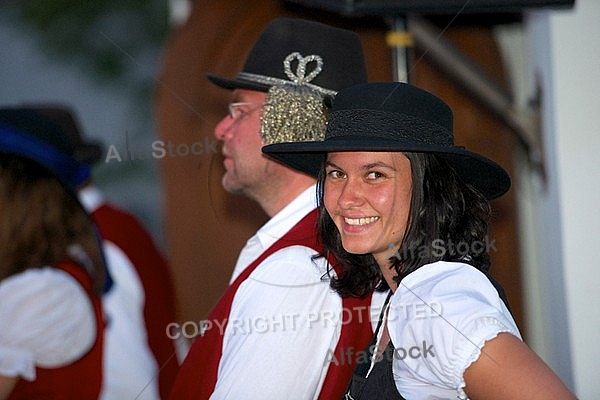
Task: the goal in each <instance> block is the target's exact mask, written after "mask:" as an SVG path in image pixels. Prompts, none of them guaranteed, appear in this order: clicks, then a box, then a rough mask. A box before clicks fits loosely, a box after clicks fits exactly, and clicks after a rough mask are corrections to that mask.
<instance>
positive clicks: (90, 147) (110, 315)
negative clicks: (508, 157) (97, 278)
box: [27, 105, 185, 400]
mask: <svg viewBox="0 0 600 400" xmlns="http://www.w3.org/2000/svg"><path fill="white" fill-rule="evenodd" d="M27 108H29V109H30V110H34V111H36V112H38V113H40V114H42V115H44V116H45V117H47V118H50V119H52V120H53V121H54V122H55V123H56V124H57V125H59V126H60V127H61V132H60V133H61V135H62V136H63V140H67V141H70V142H71V143H72V147H71V149H72V151H71V152H70V154H69V156H70V157H71V158H72V159H74V160H76V161H78V162H82V163H84V164H86V165H88V166H92V165H93V164H95V163H96V162H98V161H99V160H100V159H101V158H102V154H103V147H102V145H101V144H100V143H98V142H96V141H88V140H85V139H84V138H83V137H82V135H81V133H80V130H79V125H78V123H77V122H76V117H75V116H74V114H73V113H72V112H71V110H70V109H69V108H67V107H64V106H60V105H28V106H27ZM77 185H78V186H77V190H78V196H79V199H80V201H81V203H82V204H83V206H84V207H85V209H86V210H87V212H88V213H90V215H91V217H92V219H93V220H94V222H95V223H96V225H97V227H98V230H99V233H100V236H101V237H102V239H103V248H104V254H105V257H106V261H107V266H108V270H109V273H110V276H111V278H112V281H113V285H112V287H111V289H110V290H109V291H108V292H107V293H105V294H104V296H103V308H104V311H105V313H106V318H107V328H106V345H105V350H106V351H105V356H104V385H103V390H102V397H101V398H102V399H111V400H112V399H129V398H131V399H135V398H137V399H157V398H165V397H166V395H167V393H168V392H169V390H170V388H171V385H172V384H173V381H174V377H175V375H176V373H177V370H178V360H177V357H176V356H175V347H176V346H175V345H174V343H173V341H172V340H171V339H170V337H169V336H170V335H168V333H167V328H168V325H169V324H170V323H172V322H174V321H175V299H174V290H173V286H172V280H171V275H170V270H169V266H168V264H167V262H166V260H165V258H164V256H163V255H162V254H161V252H160V251H159V250H158V248H157V246H156V245H155V243H154V241H153V238H152V237H151V235H150V234H149V233H148V232H147V230H146V229H145V227H144V226H143V225H142V224H141V223H140V222H139V220H138V219H137V218H136V217H135V216H134V215H133V214H131V213H129V212H127V211H125V210H123V209H121V208H119V207H117V206H115V205H113V204H111V203H110V202H108V201H107V199H106V198H105V197H104V196H103V195H102V192H101V191H100V189H99V188H98V187H96V186H95V185H94V184H93V182H92V177H91V174H90V175H89V176H87V177H85V178H82V179H81V180H80V181H79V182H77ZM184 351H185V350H184Z"/></svg>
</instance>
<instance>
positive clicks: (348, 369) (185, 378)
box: [170, 210, 373, 400]
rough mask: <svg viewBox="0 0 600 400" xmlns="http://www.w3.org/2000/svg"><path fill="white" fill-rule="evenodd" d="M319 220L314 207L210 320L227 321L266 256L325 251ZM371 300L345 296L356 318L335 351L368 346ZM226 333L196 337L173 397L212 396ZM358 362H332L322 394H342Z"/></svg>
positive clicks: (209, 332)
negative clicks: (300, 249)
mask: <svg viewBox="0 0 600 400" xmlns="http://www.w3.org/2000/svg"><path fill="white" fill-rule="evenodd" d="M316 221H317V210H313V211H312V212H310V213H309V214H308V215H307V216H306V217H304V218H303V219H302V220H301V221H300V222H298V224H296V225H295V226H294V227H293V228H292V229H290V230H289V231H288V232H287V233H286V234H285V235H284V236H283V237H282V238H280V239H279V240H278V241H276V242H275V243H274V244H273V245H272V246H271V247H269V248H268V249H267V250H265V252H264V253H263V254H261V256H260V257H258V258H257V259H256V260H255V261H254V262H252V263H251V264H250V265H249V266H248V267H247V268H246V269H245V270H244V271H243V272H242V273H241V274H240V275H239V276H238V278H237V279H236V280H235V281H234V282H233V283H232V284H231V285H230V286H229V288H228V289H227V291H226V292H225V294H224V295H223V296H222V297H221V299H220V300H219V302H218V303H217V305H216V306H215V308H214V309H213V311H212V312H211V313H210V315H209V317H208V318H207V319H208V320H210V321H226V320H227V318H228V317H229V312H230V310H231V304H232V302H233V299H234V297H235V294H236V292H237V290H238V288H239V286H240V285H241V284H242V283H243V282H244V281H245V280H246V279H247V278H248V277H249V276H250V274H251V273H252V272H253V271H254V270H255V269H256V268H257V267H258V266H259V265H260V264H261V263H262V261H263V260H265V259H266V258H267V257H269V256H270V255H271V254H273V253H275V252H276V251H278V250H280V249H282V248H285V247H289V246H296V245H300V246H305V247H309V248H311V249H313V250H315V251H317V252H319V253H322V251H321V250H322V245H321V244H320V243H319V242H318V240H317V235H316V232H315V226H316ZM370 304H371V296H368V297H366V298H363V299H357V298H344V299H343V300H342V307H343V309H344V310H346V309H347V310H350V311H351V312H352V318H348V320H350V321H351V322H350V323H347V324H343V325H342V330H341V334H340V339H339V341H338V344H337V347H336V349H335V352H334V354H336V355H337V354H342V352H344V349H350V348H351V349H352V350H354V349H363V348H364V347H366V345H367V344H368V342H369V340H370V338H371V336H372V334H373V330H372V326H371V321H370V315H369V312H368V309H369V306H370ZM359 313H360V314H361V315H360V316H359ZM359 321H360V322H359ZM222 333H223V330H221V329H210V330H207V331H206V332H205V333H204V335H203V336H198V337H197V338H196V340H195V341H194V343H193V345H192V348H191V349H190V351H189V353H188V355H187V357H186V358H185V360H184V362H183V364H182V366H181V369H180V372H179V375H178V376H177V380H176V382H175V386H174V387H173V391H172V392H171V396H170V399H172V400H181V399H194V400H203V399H208V398H209V397H210V395H211V394H212V392H213V390H214V388H215V385H216V382H217V371H218V368H219V361H220V358H221V350H222V348H223V335H222ZM351 361H353V360H351ZM354 365H355V363H354V362H348V363H331V364H330V365H329V369H328V371H327V375H326V378H325V381H324V383H323V386H322V388H321V392H320V396H319V398H320V399H327V400H329V399H339V398H341V397H342V395H343V394H344V390H345V388H346V385H347V384H348V381H349V380H350V377H351V375H352V371H353V370H354ZM273 368H277V366H276V365H274V366H273ZM299 368H301V366H299ZM240 384H242V385H243V382H240Z"/></svg>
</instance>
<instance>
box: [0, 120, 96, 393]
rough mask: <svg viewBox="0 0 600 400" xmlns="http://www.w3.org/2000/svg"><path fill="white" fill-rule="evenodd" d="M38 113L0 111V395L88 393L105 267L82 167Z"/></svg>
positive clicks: (93, 375) (93, 386)
mask: <svg viewBox="0 0 600 400" xmlns="http://www.w3.org/2000/svg"><path fill="white" fill-rule="evenodd" d="M58 129H59V128H58V127H57V126H56V125H54V124H53V123H52V122H51V121H49V120H48V119H46V118H44V117H42V116H40V115H39V114H37V113H33V112H25V111H22V110H13V109H2V110H0V221H1V223H0V243H1V244H0V305H1V306H0V398H1V399H10V400H14V399H37V398H73V399H75V398H77V399H97V398H98V396H99V393H100V389H101V385H102V351H103V340H104V335H103V331H104V319H103V315H102V310H101V304H100V296H101V293H102V290H103V289H104V287H105V285H106V282H105V277H104V273H105V264H104V259H103V255H102V251H101V249H100V246H99V242H98V237H97V233H96V230H95V227H94V224H93V222H92V221H91V219H90V218H89V216H88V215H87V213H86V212H85V210H84V209H83V207H82V205H81V204H80V203H79V201H78V199H77V195H76V193H75V182H76V181H77V180H78V179H80V178H81V177H82V176H85V175H86V174H87V173H89V171H88V168H87V167H86V166H85V165H84V164H82V163H79V162H76V161H74V160H72V159H70V157H69V156H68V155H67V152H68V150H69V144H68V143H67V142H64V141H61V140H56V139H55V138H54V137H53V135H52V132H55V131H56V130H58Z"/></svg>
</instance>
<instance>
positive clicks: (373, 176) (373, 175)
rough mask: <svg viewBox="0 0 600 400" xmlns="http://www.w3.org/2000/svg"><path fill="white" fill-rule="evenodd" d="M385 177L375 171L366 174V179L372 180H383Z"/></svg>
mask: <svg viewBox="0 0 600 400" xmlns="http://www.w3.org/2000/svg"><path fill="white" fill-rule="evenodd" d="M384 176H385V175H384V174H382V173H381V172H377V171H371V172H369V173H368V174H367V179H369V180H372V179H378V178H383V177H384Z"/></svg>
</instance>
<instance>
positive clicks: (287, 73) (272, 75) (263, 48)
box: [206, 18, 367, 96]
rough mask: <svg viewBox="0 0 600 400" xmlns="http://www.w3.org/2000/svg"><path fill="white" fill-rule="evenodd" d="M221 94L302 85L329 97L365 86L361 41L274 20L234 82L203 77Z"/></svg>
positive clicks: (345, 33) (309, 24)
mask: <svg viewBox="0 0 600 400" xmlns="http://www.w3.org/2000/svg"><path fill="white" fill-rule="evenodd" d="M206 76H207V77H208V79H209V80H210V81H211V82H213V83H215V84H216V85H218V86H220V87H222V88H225V89H236V88H240V89H249V90H257V91H262V92H267V91H268V90H269V88H270V87H272V86H273V85H281V84H283V85H285V84H303V85H307V86H311V87H313V88H316V89H317V90H320V91H321V92H323V93H324V94H325V95H326V96H333V95H334V94H335V93H336V92H337V91H339V90H341V89H342V88H345V87H348V86H351V85H355V84H358V83H363V82H367V70H366V66H365V61H364V54H363V50H362V45H361V41H360V37H359V36H358V34H356V33H354V32H351V31H349V30H346V29H340V28H336V27H332V26H329V25H325V24H322V23H319V22H314V21H308V20H304V19H298V18H276V19H274V20H272V21H271V22H270V23H269V24H268V25H267V26H266V27H265V29H264V30H263V31H262V33H261V34H260V36H259V37H258V39H257V41H256V42H255V44H254V46H253V47H252V50H251V51H250V53H249V54H248V56H247V58H246V62H245V64H244V67H243V70H242V72H240V73H239V74H238V76H237V77H236V78H235V79H229V78H225V77H221V76H218V75H215V74H212V73H207V74H206Z"/></svg>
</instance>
